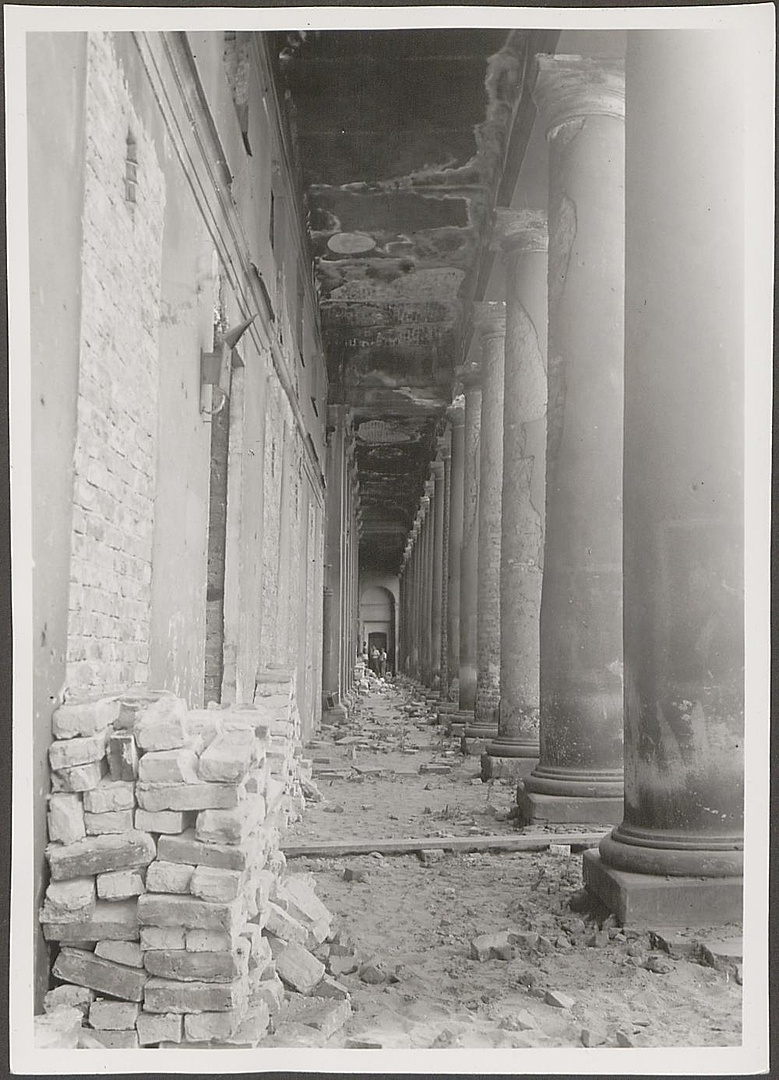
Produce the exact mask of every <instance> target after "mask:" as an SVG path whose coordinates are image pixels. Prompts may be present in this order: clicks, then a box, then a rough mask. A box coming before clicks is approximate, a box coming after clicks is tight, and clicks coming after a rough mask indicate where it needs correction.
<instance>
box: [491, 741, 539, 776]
mask: <svg viewBox="0 0 779 1080" xmlns="http://www.w3.org/2000/svg"><path fill="white" fill-rule="evenodd" d="M496 745H497V744H496V743H487V752H486V753H484V754H482V756H481V778H482V780H483V781H485V782H486V781H487V780H522V779H523V778H524V777H525V776H527V775H528V773H530V772H532V770H533V767H534V765H535V764H536V762H537V761H538V758H533V757H514V756H511V757H505V756H503V755H502V754H496V753H492V752H491V750H493V748H494V747H495V746H496Z"/></svg>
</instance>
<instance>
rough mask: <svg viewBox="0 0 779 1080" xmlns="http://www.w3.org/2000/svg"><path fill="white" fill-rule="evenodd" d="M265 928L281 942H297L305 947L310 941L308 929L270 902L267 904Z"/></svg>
mask: <svg viewBox="0 0 779 1080" xmlns="http://www.w3.org/2000/svg"><path fill="white" fill-rule="evenodd" d="M265 928H266V930H267V931H268V933H270V934H273V936H274V937H276V938H278V939H279V940H280V941H286V942H288V943H290V942H295V943H297V944H298V945H305V944H306V942H307V941H308V930H307V929H306V927H305V926H303V924H302V923H299V922H298V920H297V919H295V918H293V916H292V915H289V914H288V913H287V912H286V911H284V909H283V908H280V907H279V906H278V904H274V903H273V902H272V901H270V900H269V901H268V904H267V918H266V922H265Z"/></svg>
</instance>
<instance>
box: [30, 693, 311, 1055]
mask: <svg viewBox="0 0 779 1080" xmlns="http://www.w3.org/2000/svg"><path fill="white" fill-rule="evenodd" d="M52 726H53V735H54V742H53V743H52V746H51V748H50V764H51V769H52V793H51V795H50V803H49V837H50V843H49V845H48V847H47V849H46V856H47V859H48V863H49V870H50V879H51V880H50V884H49V886H48V889H47V891H46V897H45V901H44V904H43V907H42V909H41V911H40V921H41V925H42V927H43V933H44V936H45V937H46V939H47V940H48V941H50V942H52V943H53V952H54V951H55V949H56V946H59V952H58V954H57V955H56V958H55V959H54V963H53V967H52V974H53V975H54V977H55V979H56V980H57V981H58V983H59V985H58V986H56V987H55V989H53V990H52V991H50V992H49V994H48V995H47V998H46V1003H45V1007H46V1011H47V1013H48V1014H50V1016H52V1015H54V1014H56V1013H57V1012H58V1011H59V1010H60V1009H63V1008H64V1009H67V1010H69V1015H70V1016H71V1017H72V1016H73V1013H72V1010H73V1009H74V1008H75V1009H77V1010H80V1012H81V1013H82V1014H83V1015H84V1017H85V1023H86V1024H87V1025H88V1027H85V1028H84V1029H83V1030H82V1032H81V1034H80V1037H79V1045H89V1046H105V1047H119V1048H127V1047H136V1046H181V1045H186V1046H191V1045H192V1044H193V1043H198V1044H209V1045H213V1043H214V1042H215V1041H216V1042H218V1043H219V1044H221V1045H227V1046H254V1045H256V1044H257V1042H258V1040H259V1039H260V1038H262V1036H263V1035H264V1034H265V1032H266V1030H267V1028H268V1025H269V1021H270V1018H271V1017H272V1016H273V1015H274V1014H275V1013H276V1012H278V1010H279V1008H280V1006H281V1002H282V999H283V995H284V984H283V983H282V981H281V979H280V978H279V974H277V966H279V967H281V968H282V969H284V967H285V964H286V966H287V967H288V968H290V970H291V972H292V977H293V979H296V978H297V981H298V982H300V978H299V977H297V975H296V970H294V963H293V961H297V963H298V966H300V957H299V956H296V954H295V953H294V951H293V954H292V955H291V956H290V957H287V959H286V960H285V958H284V949H285V948H287V947H288V948H291V947H292V943H291V942H290V943H287V942H286V939H285V938H283V937H279V936H277V935H273V934H272V933H271V927H268V929H267V930H266V929H264V928H265V927H266V924H267V923H268V922H269V921H270V922H271V923H272V925H273V926H276V927H277V929H279V925H278V924H279V920H280V919H283V918H284V917H285V916H286V917H288V918H289V919H290V920H291V923H297V922H298V920H300V925H301V926H302V924H304V923H305V924H306V926H307V927H308V928H307V929H305V934H303V933H302V932H301V930H297V931H296V932H297V935H298V938H297V942H298V944H300V946H301V948H302V941H307V942H309V943H310V944H312V946H313V945H315V944H316V943H317V942H318V941H320V940H324V937H325V936H326V935H327V933H328V932H329V921H328V920H329V916H328V917H327V918H325V916H326V914H327V913H326V909H324V908H323V907H322V905H319V906H317V905H318V904H319V902H318V901H317V900H316V897H313V894H311V895H310V896H309V895H308V892H307V891H306V889H302V890H301V889H300V888H298V891H297V893H296V892H295V887H294V879H290V882H291V883H292V885H291V888H292V893H291V894H290V895H289V896H287V894H286V892H285V886H284V885H283V883H282V881H281V879H282V875H283V873H284V856H283V854H282V853H281V852H280V850H279V846H278V845H279V839H280V833H281V831H282V830H283V829H284V827H285V826H286V825H287V824H288V822H289V821H290V820H291V819H293V818H294V817H296V816H299V814H300V812H301V809H302V807H303V805H304V799H303V796H302V793H301V787H300V784H301V781H305V780H306V779H307V778H308V776H310V763H308V762H303V761H302V760H301V759H300V757H299V747H300V742H299V737H300V722H299V717H298V714H297V709H296V706H295V702H294V696H293V694H292V691H291V682H290V681H286V680H285V681H279V680H276V681H268V682H265V683H262V684H261V685H259V686H258V696H257V700H256V704H255V705H254V706H246V707H237V708H236V707H233V708H222V709H220V708H217V709H214V708H209V709H201V710H188V709H187V707H186V704H185V703H184V702H183V701H182V700H181V699H179V698H175V697H173V696H172V695H152V694H139V695H136V696H129V695H125V696H122V695H119V696H114V697H106V698H101V699H99V700H93V701H87V702H72V703H67V704H65V705H62V706H61V707H60V708H59V709H57V710H56V712H55V714H54V717H53V725H52ZM309 891H310V890H309ZM312 898H313V899H312ZM288 911H290V912H291V914H289V915H288V914H287V912H288ZM282 933H286V937H287V938H288V937H289V933H290V932H289V931H288V930H286V931H285V930H283V929H282ZM311 959H312V960H313V959H314V958H313V957H311ZM309 968H310V965H309ZM289 985H293V984H292V982H290V983H289ZM306 985H307V984H306ZM295 988H296V989H299V988H298V986H296V987H295ZM309 989H311V988H309ZM304 992H305V991H304Z"/></svg>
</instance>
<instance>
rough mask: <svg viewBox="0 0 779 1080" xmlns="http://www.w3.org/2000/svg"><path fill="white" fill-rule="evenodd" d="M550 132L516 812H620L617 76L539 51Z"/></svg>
mask: <svg viewBox="0 0 779 1080" xmlns="http://www.w3.org/2000/svg"><path fill="white" fill-rule="evenodd" d="M538 63H539V74H538V81H537V83H536V89H535V98H536V102H537V104H538V108H539V114H540V116H541V118H542V121H543V122H544V124H545V126H546V130H547V138H548V140H549V269H548V283H549V331H548V333H549V341H548V396H549V404H548V414H547V457H546V522H545V541H544V579H543V589H542V597H541V640H540V657H541V659H540V758H539V762H538V765H537V766H536V767H535V769H534V770H533V772H532V773H531V774H530V776H528V777H527V778H526V779H525V780H524V790H522V786H521V785H520V793H519V796H518V801H519V805H520V812H521V815H522V818H523V820H525V821H534V822H535V821H555V822H587V823H589V822H592V823H598V822H603V823H612V824H614V823H616V822H617V821H619V820H620V818H621V816H622V791H623V785H622V745H623V738H622V719H623V709H622V416H623V356H624V331H623V325H624V220H625V215H624V162H625V122H624V113H625V78H624V70H623V65H622V64H621V63H620V62H619V61H615V60H593V59H589V58H582V57H578V56H554V57H552V56H545V55H544V56H539V58H538Z"/></svg>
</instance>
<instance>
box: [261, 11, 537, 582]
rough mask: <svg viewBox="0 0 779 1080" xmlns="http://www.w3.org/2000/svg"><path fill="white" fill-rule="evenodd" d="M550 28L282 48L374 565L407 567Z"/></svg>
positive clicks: (336, 34) (335, 379) (349, 39)
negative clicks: (535, 61) (490, 237)
mask: <svg viewBox="0 0 779 1080" xmlns="http://www.w3.org/2000/svg"><path fill="white" fill-rule="evenodd" d="M548 39H549V34H548V33H547V32H544V31H533V32H530V31H520V30H513V31H508V30H484V29H464V30H402V31H395V30H385V31H322V32H316V33H308V34H306V35H300V36H298V37H297V38H295V39H291V38H290V39H288V42H287V44H286V45H284V47H282V48H280V50H279V52H280V58H281V63H280V68H281V74H282V79H283V82H284V84H285V88H286V90H287V91H288V99H289V100H290V103H291V108H292V114H293V120H294V127H295V131H296V140H297V147H298V155H299V160H300V163H301V167H302V171H303V181H304V185H305V189H306V198H307V204H308V212H309V232H310V238H311V245H312V251H313V255H314V260H315V268H316V278H317V286H318V290H319V298H320V311H321V320H322V330H323V337H324V342H325V350H326V357H327V367H328V376H329V383H330V401H331V402H334V403H347V404H349V405H351V406H352V410H353V415H354V417H355V430H356V436H357V461H358V467H359V477H360V499H361V506H362V520H363V539H362V542H361V552H360V558H361V564H362V565H363V566H365V567H371V568H374V569H384V570H389V571H396V570H397V569H398V568H399V565H400V561H401V558H402V553H403V549H404V546H405V541H406V537H407V535H408V532H409V530H410V528H411V525H412V523H413V519H414V515H415V513H416V509H417V507H418V504H419V498H420V495H421V494H422V488H423V484H424V481H425V480H426V479H427V477H428V475H429V471H430V462H431V460H432V459H433V458H434V457H435V454H436V438H437V436H438V435H439V434H440V432H441V430H442V428H443V413H444V410H445V409H446V407H447V405H448V404H449V402H450V401H451V399H452V388H453V382H454V371H455V367H456V365H457V364H458V363H459V362H461V361H462V344H461V342H462V333H463V316H464V312H465V311H466V310H467V305H468V302H469V300H471V299H473V298H474V290H475V287H476V282H477V278H478V271H479V260H480V257H481V255H482V252H483V249H484V241H485V238H486V232H487V227H488V225H489V222H490V218H491V213H492V208H493V205H494V202H495V197H496V193H497V190H498V187H499V184H500V180H501V175H502V172H503V163H504V159H505V153H506V147H507V145H508V144H509V137H510V135H511V132H512V128H513V125H514V122H515V119H516V115H517V111H518V104H519V103H520V102H524V100H525V98H529V94H528V93H527V88H528V84H529V69H530V68H531V66H532V57H533V56H534V55H535V53H537V52H543V51H550V45H549V40H548ZM290 41H291V42H292V47H289V42H290Z"/></svg>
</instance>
